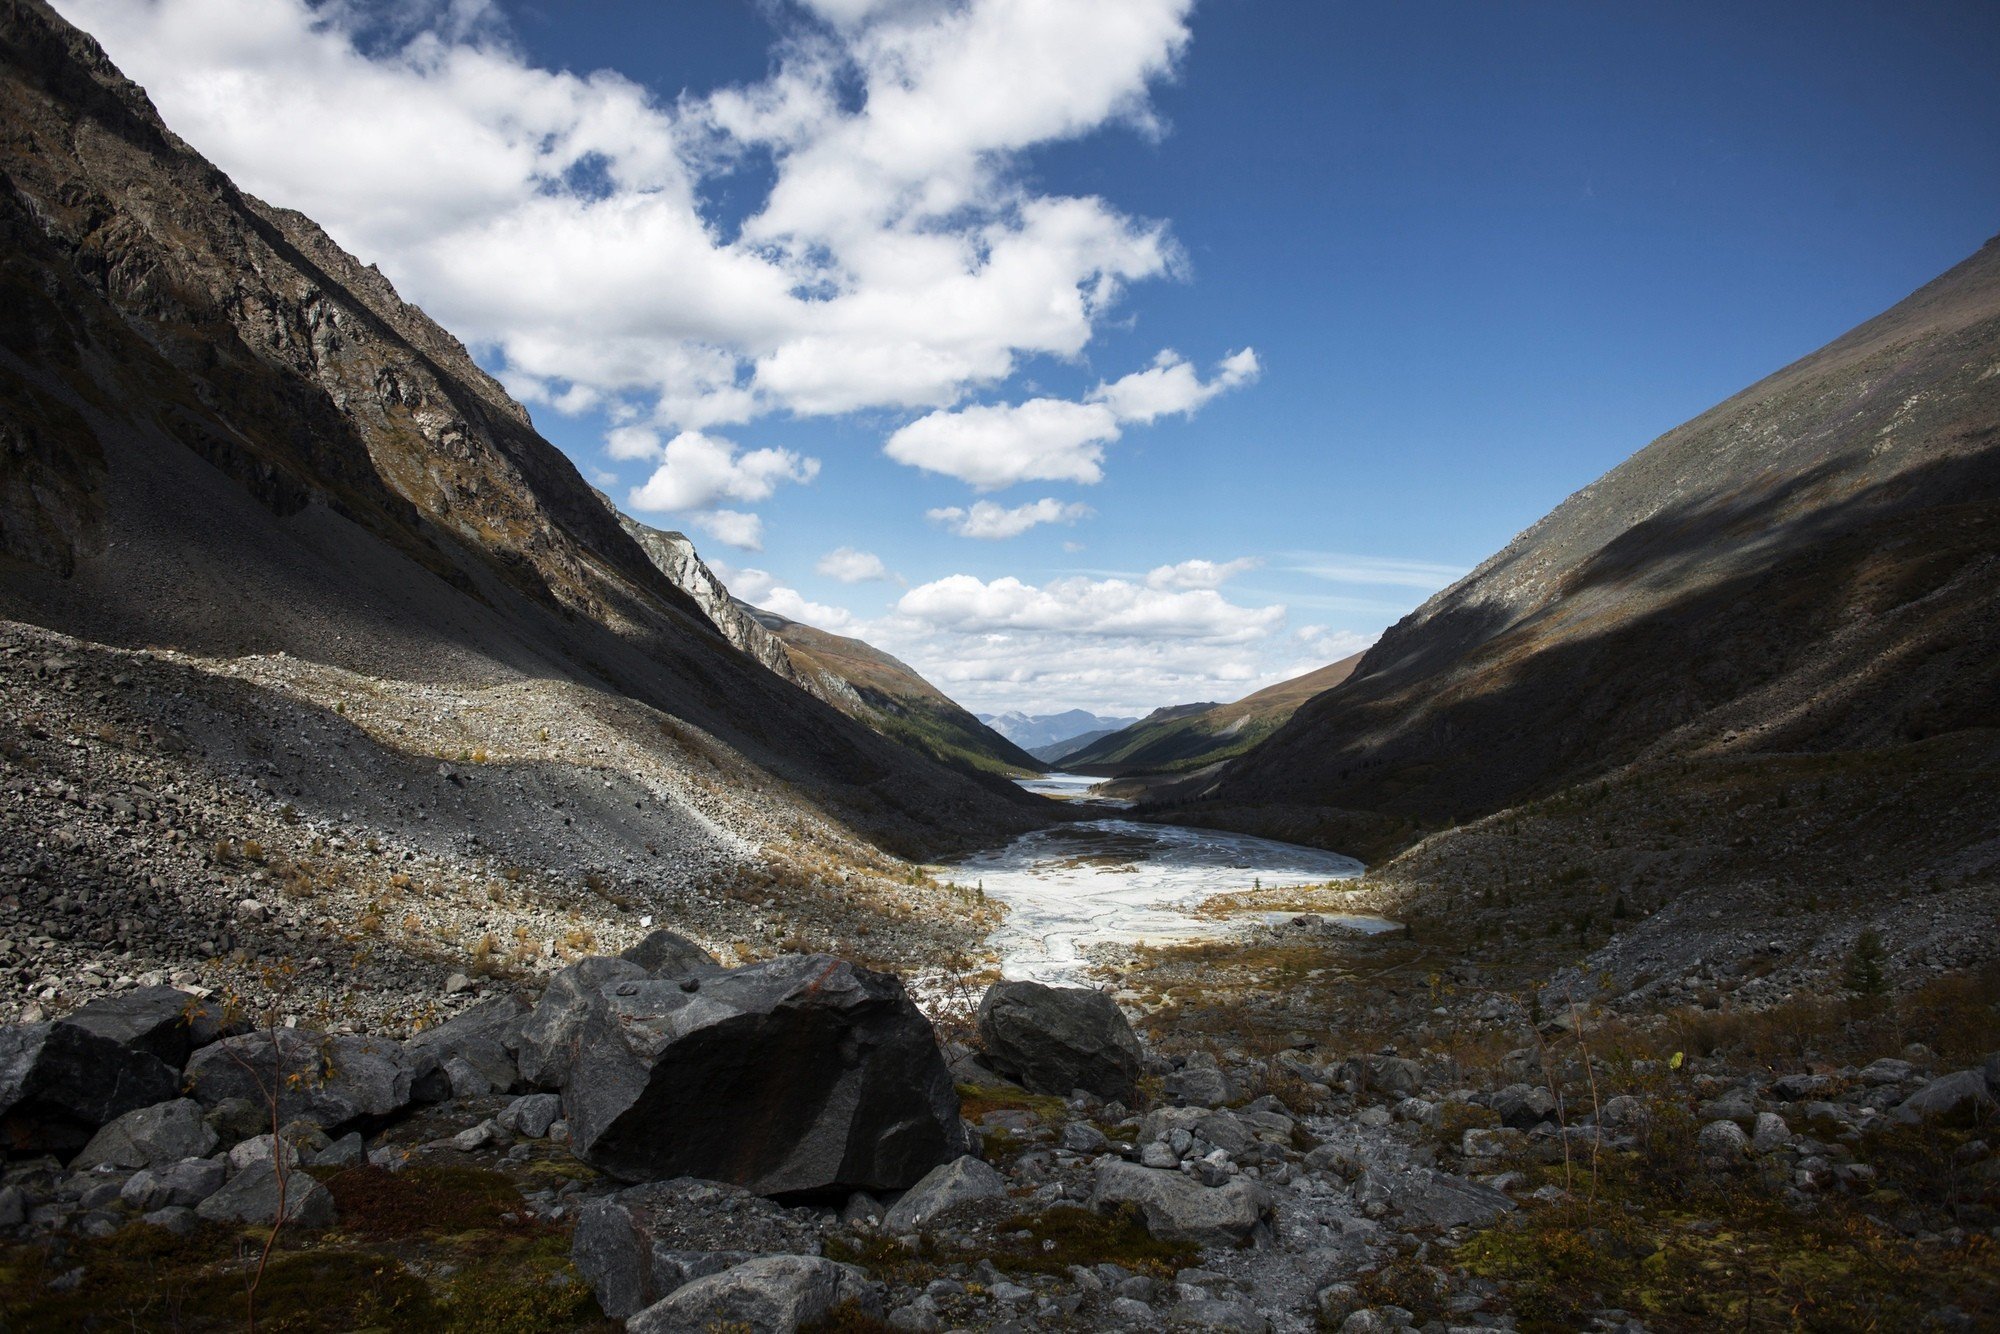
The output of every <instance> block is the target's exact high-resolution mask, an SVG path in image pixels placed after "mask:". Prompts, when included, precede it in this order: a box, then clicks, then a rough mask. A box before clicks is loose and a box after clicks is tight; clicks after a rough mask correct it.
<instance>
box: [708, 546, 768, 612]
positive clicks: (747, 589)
mask: <svg viewBox="0 0 2000 1334" xmlns="http://www.w3.org/2000/svg"><path fill="white" fill-rule="evenodd" d="M703 563H704V564H706V565H707V566H708V568H709V569H710V570H711V571H712V572H713V573H714V574H715V577H716V578H718V579H720V580H721V581H722V586H723V587H724V588H726V589H728V590H729V591H730V592H731V593H733V594H734V595H735V596H737V597H739V598H741V599H743V601H745V602H752V603H761V601H762V600H763V598H764V597H765V596H766V595H768V594H769V593H770V591H771V590H772V589H773V588H776V587H777V586H778V577H777V576H776V575H774V574H772V573H771V572H770V571H769V570H759V569H753V568H746V569H741V570H739V569H737V568H736V567H735V566H733V565H731V564H730V563H729V562H728V561H726V560H720V559H717V558H715V557H712V556H711V557H703Z"/></svg>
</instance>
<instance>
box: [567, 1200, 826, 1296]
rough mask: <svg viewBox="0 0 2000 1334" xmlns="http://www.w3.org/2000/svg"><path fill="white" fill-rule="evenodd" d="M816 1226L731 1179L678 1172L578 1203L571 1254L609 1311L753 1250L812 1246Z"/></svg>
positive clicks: (660, 1293)
mask: <svg viewBox="0 0 2000 1334" xmlns="http://www.w3.org/2000/svg"><path fill="white" fill-rule="evenodd" d="M818 1237H819V1234H818V1231H817V1229H816V1228H811V1227H806V1226H802V1225H801V1224H799V1223H798V1222H797V1221H796V1220H795V1219H794V1217H793V1215H792V1211H790V1210H787V1209H785V1208H783V1207H781V1206H779V1205H776V1204H773V1203H771V1202H769V1201H767V1200H761V1199H758V1198H757V1197H755V1196H752V1195H750V1194H748V1193H747V1192H744V1191H742V1190H739V1189H737V1188H736V1187H733V1186H726V1185H720V1184H718V1183H715V1182H706V1181H696V1180H694V1179H692V1178H681V1179H678V1180H674V1181H661V1182H651V1183H648V1184H646V1185H643V1186H631V1187H628V1188H626V1189H624V1190H621V1191H618V1192H617V1193H616V1194H613V1195H608V1196H605V1197H604V1198H602V1199H599V1200H595V1201H593V1202H591V1203H590V1204H588V1205H586V1206H584V1208H583V1211H582V1213H581V1214H580V1215H579V1216H578V1218H577V1223H576V1230H575V1233H574V1235H573V1236H572V1239H571V1245H570V1258H571V1260H572V1261H573V1262H574V1263H575V1265H576V1268H577V1272H579V1273H581V1274H582V1275H583V1276H584V1277H585V1278H586V1279H587V1280H589V1282H590V1284H591V1286H592V1288H593V1289H595V1290H596V1292H597V1300H598V1304H599V1305H600V1306H602V1307H603V1308H604V1309H605V1311H606V1312H608V1313H610V1314H611V1315H613V1316H614V1317H616V1318H619V1319H623V1318H624V1317H625V1316H629V1315H633V1314H636V1313H637V1312H639V1311H641V1310H643V1309H645V1308H646V1307H648V1306H651V1305H652V1304H654V1303H655V1302H657V1301H659V1300H660V1299H661V1298H662V1297H665V1296H667V1295H668V1294H669V1293H671V1292H673V1291H674V1290H675V1289H677V1288H679V1287H680V1286H681V1285H682V1284H683V1283H687V1282H691V1281H692V1280H694V1279H697V1278H704V1277H706V1276H708V1275H710V1274H715V1273H720V1272H721V1271H722V1270H725V1269H729V1268H731V1267H733V1266H735V1265H737V1264H740V1263H742V1262H743V1261H744V1260H748V1259H751V1258H753V1257H754V1256H756V1255H759V1254H772V1253H775V1252H794V1253H803V1252H812V1251H816V1250H817V1249H818V1247H819V1240H818Z"/></svg>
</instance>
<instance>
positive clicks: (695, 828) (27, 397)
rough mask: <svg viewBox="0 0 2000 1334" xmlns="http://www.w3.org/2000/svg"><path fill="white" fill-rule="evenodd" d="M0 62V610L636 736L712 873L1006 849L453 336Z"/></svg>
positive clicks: (22, 53)
mask: <svg viewBox="0 0 2000 1334" xmlns="http://www.w3.org/2000/svg"><path fill="white" fill-rule="evenodd" d="M0 63H4V68H3V69H0V104H4V110H5V116H6V124H7V126H8V134H7V136H6V139H5V141H4V143H0V170H4V172H5V175H6V180H7V183H8V189H7V190H6V191H5V192H4V193H0V234H4V237H5V246H4V250H3V251H0V291H4V299H0V312H4V313H3V314H0V348H4V353H0V438H4V440H5V442H6V458H7V460H8V462H7V466H6V468H5V470H4V471H0V561H4V567H0V616H4V617H6V618H9V619H11V620H14V621H18V622H27V623H31V624H33V625H36V626H41V627H45V628H47V629H49V630H53V631H57V632H60V633H61V634H63V635H65V636H69V637H72V638H73V639H74V640H75V641H76V642H78V643H83V644H96V645H103V646H111V647H113V648H118V649H126V650H135V651H143V652H146V653H162V652H169V651H172V652H178V653H182V654H189V655H195V656H197V657H199V658H200V659H202V660H203V661H204V662H206V663H211V664H216V663H223V662H238V661H245V660H248V659H249V658H252V657H255V658H257V659H259V660H260V661H261V660H266V659H269V660H273V661H275V660H277V659H278V658H280V657H281V656H282V658H283V659H284V660H285V661H286V662H288V663H306V664H315V665H317V666H320V667H324V668H326V669H329V670H330V671H332V672H334V673H345V674H347V675H346V676H345V677H339V678H338V679H341V680H348V679H353V680H366V681H372V682H377V683H380V686H379V688H380V691H381V692H382V697H383V699H384V701H385V707H387V705H388V704H390V703H393V704H394V705H395V706H396V707H398V708H400V709H403V710H405V711H407V712H408V713H409V716H408V717H406V718H403V719H401V720H400V730H401V731H402V732H403V733H404V734H407V735H414V733H415V732H416V731H417V730H418V729H419V728H420V727H428V726H429V725H430V723H431V722H432V720H434V719H435V718H439V717H445V716H452V717H457V716H462V715H463V714H464V712H465V711H467V710H470V709H472V708H473V707H474V704H475V701H476V700H478V699H481V698H486V699H489V700H490V699H497V698H499V697H500V696H499V695H496V694H495V693H494V692H501V693H502V694H504V695H506V696H507V697H508V698H509V699H512V700H514V701H515V702H516V703H521V702H522V701H527V700H531V699H532V700H533V701H535V703H534V707H533V709H532V710H531V712H534V713H535V714H536V715H537V716H538V717H539V716H545V715H546V716H552V717H555V718H556V719H557V722H556V723H555V724H554V725H544V726H539V727H536V728H526V729H525V730H524V731H522V732H521V733H520V734H518V735H511V736H510V739H509V749H510V752H511V753H513V754H515V755H517V756H518V758H519V762H520V763H521V764H522V765H530V766H531V765H548V766H557V767H562V766H602V765H604V764H606V763H609V762H610V761H609V760H608V759H607V758H606V756H607V755H610V754H612V753H613V752H614V751H616V749H617V748H616V747H612V748H611V749H610V750H607V751H606V752H605V753H604V754H594V753H588V752H581V751H576V750H571V749H568V748H567V746H566V741H567V737H566V733H567V731H568V729H567V728H566V727H565V726H564V725H563V724H562V722H561V719H563V718H565V717H578V716H579V715H578V713H577V711H578V710H579V709H581V710H584V711H592V710H594V711H596V712H597V713H598V714H599V715H601V716H604V717H609V716H611V715H612V714H614V713H616V714H618V715H619V716H620V717H621V718H627V719H629V718H632V717H638V718H643V719H647V720H649V721H645V722H643V723H640V724H633V725H634V726H637V727H639V729H640V730H639V731H637V732H634V733H631V734H630V735H626V736H624V738H623V740H622V742H621V743H620V744H621V745H623V746H625V747H627V748H628V749H632V750H633V751H634V753H637V752H638V751H643V752H644V753H645V754H646V755H647V756H648V757H650V759H649V761H648V762H649V763H650V762H652V760H657V761H658V762H659V763H660V764H661V765H662V766H664V769H663V772H665V773H668V774H669V775H670V776H669V777H666V778H662V779H661V780H660V781H661V782H663V783H666V784H667V787H666V788H664V789H662V790H661V791H659V792H657V793H655V796H656V798H657V799H658V800H660V801H662V802H664V803H665V804H666V805H667V806H668V807H671V808H672V809H673V810H675V811H677V812H680V813H682V814H683V815H685V816H686V817H687V819H688V821H689V822H690V823H688V825H687V829H688V831H689V837H691V838H698V839H700V840H705V842H706V845H708V846H711V847H712V848H714V849H716V850H717V851H716V855H717V856H718V857H723V858H724V859H725V860H727V859H728V858H732V857H739V856H740V854H741V852H742V850H743V849H744V848H747V847H752V846H757V845H770V846H773V847H776V846H779V845H784V846H792V845H796V846H798V847H799V848H801V849H811V848H813V847H814V846H816V845H819V844H821V843H822V841H823V840H824V839H826V838H832V839H834V840H835V841H842V840H845V841H844V842H842V846H844V847H849V848H851V849H852V850H853V855H854V856H856V857H859V858H864V859H865V858H866V857H868V856H870V855H873V854H872V852H871V850H870V848H869V847H868V846H866V845H874V846H879V847H886V848H890V849H894V850H897V851H904V852H909V853H916V854H924V855H931V854H933V853H934V852H936V851H937V850H940V849H943V848H947V847H953V846H965V845H968V844H971V843H973V842H977V841H981V840H982V838H983V837H984V836H985V834H990V833H993V832H997V831H1008V830H1014V829H1019V828H1022V827H1025V826H1026V825H1028V824H1030V823H1032V822H1033V820H1034V819H1035V816H1034V815H1033V814H1032V809H1033V808H1032V804H1029V803H1025V802H1023V801H1019V800H1017V799H1016V797H1015V795H1014V794H1013V792H1012V791H1011V789H1010V788H1008V787H1007V785H1002V784H994V783H986V782H980V781H976V780H973V779H969V778H967V777H966V776H965V775H963V774H961V773H959V772H956V771H955V770H953V769H951V768H948V767H945V766H942V765H939V764H935V763H932V762H930V761H928V760H926V759H924V758H922V757H920V756H917V755H914V754H912V753H911V752H910V751H909V750H908V749H906V748H904V747H901V746H896V745H892V744H890V743H888V742H887V741H885V740H884V739H882V738H881V737H879V736H877V735H876V734H875V733H874V732H872V731H870V730H869V729H868V728H866V727H863V726H861V725H859V724H857V723H856V722H854V721H853V720H852V719H850V718H848V717H846V716H845V715H843V714H842V713H840V712H839V711H838V710H835V709H833V708H830V707H828V706H827V705H825V704H823V703H822V702H821V701H819V700H817V699H814V698H812V697H811V696H810V695H808V694H807V693H805V692H803V691H800V690H798V689H796V688H795V687H794V686H793V685H792V684H790V683H789V682H787V681H785V680H782V679H780V677H779V676H778V675H774V674H773V672H772V671H771V670H767V668H766V667H765V666H764V665H760V664H759V663H757V662H753V661H752V660H751V659H749V658H747V657H746V656H744V654H742V653H740V652H738V651H737V650H736V649H735V648H734V647H732V646H731V645H730V644H729V643H727V642H725V641H724V639H723V638H722V637H721V636H720V635H718V634H717V632H716V630H715V628H714V627H713V626H712V625H711V624H710V620H709V617H708V615H707V614H706V613H705V612H704V609H703V608H702V607H701V606H699V605H697V603H696V602H695V601H694V600H692V599H690V598H689V597H688V596H687V595H686V594H685V593H683V592H682V591H681V590H680V589H679V588H677V587H676V586H675V584H674V583H673V582H672V581H671V580H670V579H669V578H668V577H667V576H666V575H665V574H663V573H662V572H661V570H660V569H659V568H658V567H657V566H656V565H655V563H654V561H653V560H651V559H649V558H648V555H647V552H646V551H644V550H642V549H641V547H640V545H639V544H638V542H636V541H635V540H634V539H633V537H632V536H631V535H630V534H628V533H627V532H626V531H625V530H624V529H623V528H622V527H621V526H620V524H619V522H618V521H617V519H616V518H615V517H614V516H613V515H612V514H611V513H610V512H609V511H608V510H607V509H606V507H605V506H604V505H603V504H602V503H601V501H600V500H599V498H598V497H597V496H596V495H594V494H593V493H592V491H591V488H590V487H589V486H588V485H587V484H586V483H585V482H584V481H583V479H582V478H581V477H580V476H579V475H578V473H577V471H576V469H575V467H574V466H572V465H571V464H570V462H569V461H568V460H567V459H566V458H564V456H563V455H562V454H561V453H560V452H559V451H558V450H556V449H555V448H554V447H553V446H552V445H550V444H549V443H548V442H547V441H546V440H544V439H543V438H542V437H541V436H540V435H539V434H537V433H536V431H535V429H534V426H533V423H532V421H531V420H530V418H529V415H528V413H527V412H526V410H525V409H523V408H522V407H521V406H520V405H519V404H517V403H515V402H514V401H513V400H512V399H510V398H509V397H508V396H507V394H506V392H505V391H504V390H503V389H502V388H501V386H500V385H499V384H498V383H497V382H495V381H494V380H493V379H492V378H491V377H490V376H488V375H486V374H485V373H484V372H483V371H481V370H480V369H479V367H478V366H477V365H475V364H474V362H473V361H472V359H471V357H470V356H469V355H468V354H467V352H466V350H465V348H464V347H463V346H462V345H461V344H460V343H459V342H458V341H457V340H456V339H455V338H453V337H452V336H451V335H450V334H449V333H447V332H446V331H445V330H443V329H442V328H440V327H439V326H438V325H436V324H435V323H433V322H432V321H431V320H430V319H429V318H428V317H426V316H425V315H424V314H423V312H422V311H420V310H418V309H417V308H415V307H414V306H411V305H408V304H407V303H405V302H404V301H403V300H402V299H401V298H400V297H399V296H398V295H397V294H396V292H395V290H394V289H393V288H392V287H391V285H390V284H389V282H388V280H387V279H385V278H384V277H383V276H382V275H381V274H380V273H379V272H378V271H376V270H375V269H374V268H373V267H371V266H367V265H363V264H361V263H360V262H359V261H357V260H356V259H354V258H353V257H352V256H350V255H348V254H347V253H345V252H344V251H342V250H341V249H340V248H339V247H338V246H337V245H336V244H335V243H334V242H333V241H332V240H331V239H330V238H329V237H328V236H327V235H326V234H325V233H324V232H323V231H322V230H321V229H320V228H319V227H318V226H317V225H315V224H314V223H313V222H312V221H311V220H310V219H308V218H306V217H304V216H302V215H300V214H298V213H295V212H292V211H290V210H287V209H283V208H278V207H274V206H272V205H269V204H266V203H263V202H262V201H259V200H257V199H254V198H251V197H250V196H248V195H245V194H243V193H242V192H241V191H239V190H238V189H237V188H236V187H235V186H234V185H232V184H231V183H230V181H229V180H228V179H227V178H226V177H225V176H224V175H223V174H222V173H221V172H219V171H218V170H216V168H214V167H213V166H211V165H210V164H209V163H207V162H206V161H204V160H203V159H202V158H201V157H199V156H198V155H197V154H196V153H195V152H194V151H193V150H192V149H190V148H189V147H188V146H187V145H186V144H185V143H183V142H182V141H181V140H179V139H178V138H177V137H175V136H174V134H173V133H172V132H171V131H170V130H168V129H167V128H166V127H165V126H164V125H163V124H162V123H161V121H160V119H159V117H158V116H157V114H156V113H155V111H154V109H153V107H152V105H151V103H150V101H149V100H148V99H147V97H146V95H145V93H144V92H143V91H142V90H141V89H139V88H138V87H137V86H136V85H134V84H133V83H131V82H130V81H128V80H127V79H125V78H124V77H123V76H122V75H121V74H120V73H119V72H118V71H117V70H116V69H115V68H114V67H113V66H112V65H111V64H110V62H109V61H108V60H107V59H106V58H105V56H104V54H103V52H102V50H101V49H100V48H99V47H98V46H97V44H96V43H95V42H93V41H92V40H91V39H90V38H89V37H87V36H85V35H84V34H82V33H79V32H78V31H76V30H75V29H74V28H72V27H70V26H69V25H68V24H67V23H65V22H64V21H63V20H62V19H60V18H59V17H57V16H56V15H55V14H54V13H53V12H52V11H50V10H49V9H48V8H47V7H46V5H44V4H41V3H38V2H36V0H9V2H8V3H7V4H5V5H4V6H0ZM156 665H157V664H156ZM205 670H222V669H221V668H219V667H211V668H207V669H205ZM298 676H299V679H298V680H297V681H295V682H293V683H292V685H290V686H288V687H287V689H295V690H298V691H303V692H305V695H306V696H308V697H309V696H310V695H311V693H312V691H313V690H316V689H321V688H322V687H323V688H325V689H331V688H332V686H331V685H330V684H327V683H329V682H331V681H333V680H335V679H336V677H334V676H327V675H324V674H320V675H314V674H311V673H299V674H298ZM308 677H311V679H310V680H308V679H307V678H308ZM426 692H435V694H436V697H437V700H438V701H439V702H438V703H437V704H435V705H434V706H433V705H427V704H423V703H420V701H421V700H422V699H423V698H424V697H425V695H426ZM558 698H560V699H561V700H563V701H565V702H564V703H563V705H562V707H561V708H556V707H555V706H554V705H552V704H550V701H552V700H556V699H558ZM447 700H449V701H451V702H449V703H447V702H444V701H447ZM322 702H324V701H322ZM328 707H329V708H330V704H329V705H328ZM522 707H523V708H524V709H525V708H527V707H528V706H527V705H526V704H522ZM419 714H421V716H419ZM387 725H388V724H385V726H387ZM394 735H395V732H391V733H390V734H389V736H391V737H393V736H394ZM385 739H386V738H377V740H385ZM272 744H277V745H279V748H280V750H282V744H281V743H272ZM482 753H487V752H484V751H482ZM448 758H456V756H455V755H453V756H451V757H448ZM524 772H525V770H508V771H505V772H504V773H500V774H496V776H495V781H499V780H500V779H502V778H504V779H505V781H508V782H514V781H517V780H520V779H521V775H522V774H523V773H524ZM720 773H729V774H732V775H736V776H737V778H734V779H732V780H731V781H730V782H727V783H718V781H717V778H716V775H717V774H720ZM328 800H329V801H332V800H334V799H333V798H328ZM334 813H335V814H338V811H337V810H336V811H335V812H334ZM561 825H562V827H564V828H570V827H571V825H570V821H569V820H568V819H566V818H564V819H562V820H561ZM809 827H810V828H809ZM786 830H790V831H792V832H789V833H787V832H784V831H786ZM823 831H839V832H838V833H828V832H823ZM982 831H983V832H982ZM857 836H858V838H859V839H860V840H862V842H855V841H854V840H855V839H856V837H857ZM621 855H622V854H621ZM815 855H817V854H815ZM693 866H694V863H693V862H690V863H689V867H693ZM680 874H682V873H681V872H678V871H677V872H675V875H676V876H678V875H680ZM686 874H689V875H692V874H693V871H692V870H691V869H690V870H688V871H687V872H686Z"/></svg>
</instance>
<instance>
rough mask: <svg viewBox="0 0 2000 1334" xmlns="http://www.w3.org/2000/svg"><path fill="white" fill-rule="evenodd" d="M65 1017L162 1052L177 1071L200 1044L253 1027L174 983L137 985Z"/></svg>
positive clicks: (99, 1032)
mask: <svg viewBox="0 0 2000 1334" xmlns="http://www.w3.org/2000/svg"><path fill="white" fill-rule="evenodd" d="M62 1022H63V1023H66V1024H74V1025H76V1027H78V1028H82V1029H87V1030H88V1031H90V1032H92V1033H95V1034H97V1036H99V1037H101V1038H109V1039H110V1040H111V1041H113V1042H115V1043H117V1044H118V1045H119V1046H121V1047H130V1048H131V1049H132V1050H134V1051H142V1052H145V1053H146V1054H147V1055H148V1056H153V1057H157V1058H158V1059H160V1060H162V1061H164V1062H166V1063H167V1064H168V1065H170V1066H172V1067H173V1068H174V1069H176V1070H178V1069H180V1068H181V1067H182V1066H184V1065H186V1064H187V1059H188V1057H189V1056H191V1055H193V1054H194V1052H195V1051H196V1049H198V1048H201V1047H206V1046H207V1045H208V1044H209V1043H211V1042H214V1041H216V1040H217V1039H219V1038H225V1037H229V1036H231V1035H233V1034H237V1033H246V1032H248V1031H249V1025H248V1023H246V1022H245V1021H244V1020H243V1019H242V1018H241V1017H240V1016H237V1015H231V1014H229V1013H227V1012H226V1010H225V1007H224V1006H223V1005H222V1004H221V1003H220V1002H219V1001H214V1000H207V999H204V998H203V997H200V996H197V995H195V994H194V993H193V992H191V991H181V990H179V989H178V988H175V987H138V988H136V989H134V990H132V991H121V992H118V993H116V994H115V995H110V996H100V997H99V998H98V999H96V1000H94V1001H91V1002H90V1003H89V1004H87V1005H84V1006H83V1007H82V1008H80V1009H78V1010H77V1011H76V1012H75V1013H74V1014H71V1015H69V1016H68V1017H67V1018H65V1019H64V1020H63V1021H62Z"/></svg>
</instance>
